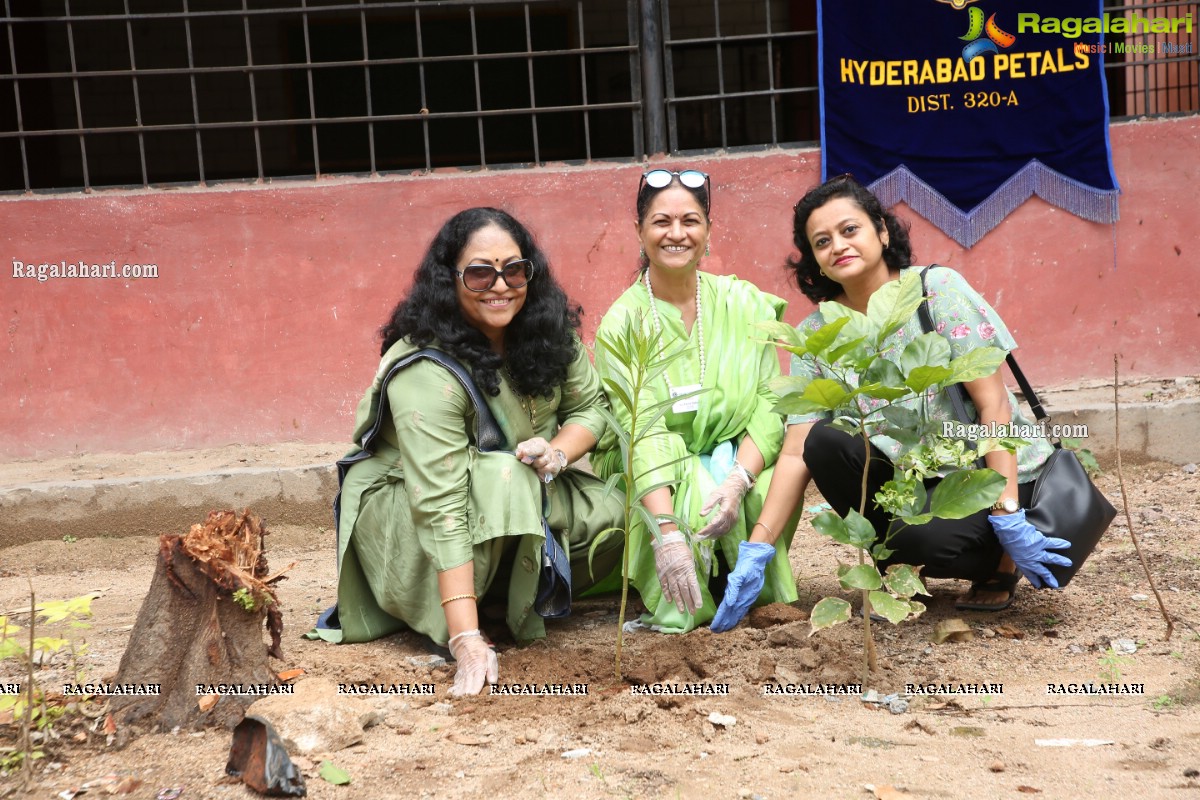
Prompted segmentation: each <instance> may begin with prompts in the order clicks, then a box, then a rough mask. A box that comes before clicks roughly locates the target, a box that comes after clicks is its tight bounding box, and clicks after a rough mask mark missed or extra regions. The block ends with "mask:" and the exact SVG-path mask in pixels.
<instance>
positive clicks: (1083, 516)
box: [917, 264, 1117, 587]
mask: <svg viewBox="0 0 1200 800" xmlns="http://www.w3.org/2000/svg"><path fill="white" fill-rule="evenodd" d="M936 266H938V265H937V264H932V265H930V266H928V267H926V268H925V269H923V270H922V271H921V292H922V294H924V293H925V273H926V272H928V271H929V270H931V269H933V268H934V267H936ZM917 314H918V316H919V317H920V318H921V328H922V329H923V330H924V331H925V332H926V333H931V332H933V331H934V324H933V319H932V317H931V315H930V313H929V303H928V300H926V302H923V303H921V306H920V308H919V309H918V312H917ZM1005 361H1006V362H1007V363H1008V368H1009V370H1011V371H1012V374H1013V377H1015V378H1016V379H1017V383H1018V384H1019V385H1020V387H1021V393H1022V394H1023V395H1024V396H1025V401H1026V402H1027V403H1029V407H1030V408H1031V409H1033V415H1034V417H1036V418H1037V421H1038V422H1044V421H1045V420H1048V419H1049V418H1050V415H1049V414H1047V413H1046V409H1045V408H1043V407H1042V403H1041V401H1040V400H1038V396H1037V393H1036V392H1034V391H1033V387H1032V386H1030V385H1029V381H1028V380H1027V379H1026V378H1025V373H1024V372H1022V371H1021V368H1020V367H1019V366H1018V365H1017V360H1016V358H1014V357H1013V354H1012V353H1009V354H1008V356H1007V358H1005ZM945 391H946V394H947V396H948V397H949V398H950V403H951V405H953V406H954V416H956V417H957V418H958V420H959V421H960V422H963V423H966V424H968V425H969V424H972V423H974V422H975V420H973V419H971V418H970V416H969V415H968V414H967V406H966V390H965V389H964V388H963V386H962V384H960V383H956V384H954V385H952V386H947V387H946V390H945ZM1051 443H1052V444H1053V445H1054V452H1053V453H1052V454H1051V455H1050V458H1049V459H1047V460H1046V464H1045V466H1043V467H1042V472H1041V474H1040V475H1038V477H1037V479H1036V480H1035V481H1034V482H1033V499H1032V501H1031V502H1030V504H1029V508H1027V509H1026V510H1025V519H1027V520H1028V521H1029V524H1030V525H1032V526H1033V527H1035V528H1037V529H1038V530H1039V531H1040V532H1041V533H1042V534H1043V535H1045V536H1055V537H1058V538H1060V539H1066V540H1067V541H1068V542H1070V543H1071V547H1070V549H1069V550H1065V551H1063V550H1055V551H1054V552H1056V553H1061V554H1062V555H1065V556H1066V557H1067V558H1069V559H1071V566H1069V567H1060V566H1057V565H1054V564H1047V565H1046V566H1047V568H1048V569H1049V570H1050V572H1051V573H1052V574H1053V575H1054V578H1055V580H1057V581H1058V585H1059V586H1060V587H1063V586H1066V585H1067V584H1068V583H1070V581H1071V578H1073V577H1075V573H1076V572H1078V571H1079V568H1080V567H1082V566H1083V562H1084V561H1086V560H1087V557H1088V556H1089V555H1091V554H1092V551H1093V550H1094V549H1096V543H1097V542H1099V541H1100V537H1101V536H1103V535H1104V532H1105V531H1106V530H1108V526H1109V525H1110V524H1112V521H1113V518H1114V517H1116V516H1117V510H1116V509H1115V508H1113V505H1112V503H1110V502H1108V498H1106V497H1105V496H1104V495H1103V494H1101V493H1100V490H1099V489H1097V488H1096V485H1095V484H1094V483H1092V479H1091V478H1089V477H1088V474H1087V470H1085V469H1084V468H1083V464H1081V463H1079V457H1078V456H1077V455H1075V453H1074V451H1072V450H1068V449H1066V448H1064V447H1063V446H1062V442H1061V441H1057V440H1055V441H1053V442H1051Z"/></svg>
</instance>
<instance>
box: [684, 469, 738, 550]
mask: <svg viewBox="0 0 1200 800" xmlns="http://www.w3.org/2000/svg"><path fill="white" fill-rule="evenodd" d="M748 491H750V476H749V473H747V472H746V470H745V469H742V468H738V467H734V468H733V469H731V470H729V474H728V475H726V476H725V480H723V481H721V485H720V486H718V487H717V488H716V489H713V491H712V494H710V495H709V496H708V499H707V500H705V501H704V505H703V506H701V507H700V516H702V517H706V516H708V514H709V512H710V511H712V510H713V509H714V508H715V509H716V516H714V517H713V518H712V519H711V520H710V521H709V523H708V524H707V525H705V526H704V527H703V528H701V529H700V530H699V531H698V532H697V533H696V538H697V539H700V540H701V541H710V540H712V539H720V538H721V537H722V536H724V535H725V534H727V533H729V529H730V528H732V527H733V523H735V522H737V518H738V508H740V507H741V505H742V498H743V497H745V496H746V492H748Z"/></svg>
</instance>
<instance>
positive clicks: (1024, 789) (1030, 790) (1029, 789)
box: [1017, 786, 1042, 794]
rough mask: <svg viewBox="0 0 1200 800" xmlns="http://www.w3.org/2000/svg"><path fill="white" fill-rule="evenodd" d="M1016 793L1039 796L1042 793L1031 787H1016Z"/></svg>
mask: <svg viewBox="0 0 1200 800" xmlns="http://www.w3.org/2000/svg"><path fill="white" fill-rule="evenodd" d="M1017 791H1018V792H1024V793H1025V794H1041V793H1042V790H1041V789H1035V788H1033V787H1032V786H1018V787H1017Z"/></svg>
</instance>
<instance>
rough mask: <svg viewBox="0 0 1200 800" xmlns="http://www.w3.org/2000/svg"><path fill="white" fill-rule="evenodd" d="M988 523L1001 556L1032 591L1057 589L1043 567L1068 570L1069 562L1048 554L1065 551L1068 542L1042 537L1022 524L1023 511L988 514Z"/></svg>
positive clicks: (1056, 585) (1023, 519)
mask: <svg viewBox="0 0 1200 800" xmlns="http://www.w3.org/2000/svg"><path fill="white" fill-rule="evenodd" d="M988 522H990V523H992V529H993V530H995V531H996V538H998V539H999V540H1000V546H1001V547H1003V548H1004V552H1006V553H1008V555H1009V557H1010V558H1012V560H1013V562H1014V563H1015V564H1016V565H1017V569H1019V570H1021V574H1022V575H1024V576H1025V578H1026V580H1028V581H1029V583H1030V584H1032V585H1033V588H1035V589H1041V588H1043V586H1049V587H1050V588H1051V589H1057V588H1058V581H1057V580H1055V578H1054V575H1053V573H1051V572H1050V570H1048V569H1046V567H1045V566H1044V565H1045V564H1055V565H1057V566H1060V567H1069V566H1071V559H1069V558H1067V557H1066V556H1063V555H1059V554H1058V553H1051V552H1050V551H1051V550H1065V549H1067V548H1069V547H1070V546H1071V543H1070V542H1068V541H1067V540H1066V539H1057V538H1052V537H1047V536H1044V535H1042V533H1041V531H1039V530H1038V529H1037V528H1035V527H1033V525H1031V524H1029V522H1027V521H1026V520H1025V509H1023V508H1022V509H1021V510H1020V511H1017V512H1015V513H1012V514H989V515H988Z"/></svg>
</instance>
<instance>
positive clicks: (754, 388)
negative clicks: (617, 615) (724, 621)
mask: <svg viewBox="0 0 1200 800" xmlns="http://www.w3.org/2000/svg"><path fill="white" fill-rule="evenodd" d="M698 275H699V280H700V289H701V319H700V321H701V323H702V324H699V325H695V324H694V325H693V326H692V329H691V331H690V332H689V331H686V330H685V329H684V327H683V316H682V315H681V314H680V312H679V310H678V309H677V308H675V307H674V306H673V305H671V304H670V303H667V302H663V301H661V300H656V301H655V303H656V307H657V310H658V317H659V320H660V321H661V323H662V334H663V338H662V341H663V342H665V343H666V346H667V350H668V352H670V351H671V348H673V347H680V346H682V347H685V348H687V351H688V352H687V355H685V356H683V357H681V358H679V359H677V360H676V361H674V362H673V363H672V364H671V365H670V366H669V367H668V369H667V373H666V374H667V377H668V379H669V380H670V384H671V386H672V387H674V388H675V389H676V390H679V389H680V387H686V386H689V385H695V384H698V383H699V382H700V348H699V343H698V338H697V337H698V336H699V331H700V329H701V328H703V331H704V351H705V361H706V364H707V367H706V369H705V374H704V385H703V387H702V388H703V389H704V390H705V391H704V393H703V394H701V395H699V396H698V398H697V400H698V406H699V408H698V410H696V411H675V410H672V411H669V412H668V413H667V414H666V415H665V416H664V417H663V418H662V419H660V420H659V421H658V422H656V423H655V425H654V428H653V429H652V432H655V433H660V434H662V435H655V436H653V437H652V438H650V439H648V440H646V441H645V443H644V444H642V445H641V446H640V447H639V449H637V450H636V451H635V454H634V470H635V474H641V473H646V476H645V477H644V478H641V479H640V480H639V484H640V485H641V486H651V485H653V484H655V483H658V482H660V481H664V480H675V481H678V483H677V484H676V486H675V488H674V489H673V492H674V498H673V505H674V511H675V514H676V515H677V516H678V517H680V518H681V519H684V520H686V521H687V523H688V525H689V526H690V527H691V528H692V529H693V530H699V529H700V528H702V527H703V526H704V525H705V519H704V518H703V517H701V515H700V507H701V506H702V505H704V501H705V500H706V499H707V498H708V496H709V494H710V493H711V492H712V491H713V489H715V488H716V486H717V484H718V483H719V482H720V480H721V479H723V477H724V475H723V474H720V473H719V476H718V477H717V478H715V479H714V476H713V475H712V474H711V473H710V472H709V469H708V466H707V465H706V461H707V456H709V455H710V454H712V452H713V450H714V449H716V448H717V447H718V445H721V444H722V443H723V442H731V443H732V446H733V447H734V448H736V447H737V446H738V445H739V444H740V443H741V441H742V439H743V437H745V436H746V435H747V434H749V436H750V438H751V439H752V440H753V441H754V444H755V445H756V446H757V447H758V449H759V450H760V451H761V452H762V455H763V458H764V459H765V463H766V468H765V469H764V470H763V472H762V474H761V475H759V476H758V482H757V483H756V484H755V486H754V488H753V489H751V490H750V492H748V493H747V495H746V497H745V499H744V500H743V501H742V505H741V508H740V510H739V514H738V519H737V522H735V523H734V526H733V527H732V528H731V529H730V531H729V533H727V534H726V535H725V536H723V537H721V538H720V539H718V540H717V541H716V542H715V543H712V544H710V543H697V544H695V545H694V546H693V550H694V553H695V555H696V564H697V570H698V571H699V573H700V592H701V594H702V595H703V598H704V603H703V605H702V606H701V607H700V608H698V609H696V612H695V613H694V614H688V613H687V612H680V611H679V610H678V609H677V608H676V607H675V604H674V603H673V602H668V601H666V600H664V598H663V595H662V587H661V586H660V585H659V582H658V573H657V571H656V569H655V566H654V552H653V550H652V548H651V542H650V540H649V534H648V532H647V531H646V529H645V526H644V525H643V524H642V523H641V522H640V521H638V522H635V523H634V525H633V527H632V530H631V531H630V534H629V547H630V551H629V561H630V579H631V581H632V583H633V584H634V586H636V587H637V590H638V593H639V594H640V595H641V597H642V602H644V603H645V604H646V607H647V608H648V609H649V613H648V614H646V615H643V617H642V619H641V622H642V624H644V625H650V626H656V627H657V628H659V629H661V630H664V631H666V632H671V633H684V632H687V631H690V630H692V629H693V628H695V627H697V626H698V625H703V624H705V623H707V622H710V621H711V620H712V618H713V615H714V614H715V613H716V602H715V601H714V599H713V597H712V594H711V592H710V591H709V588H708V581H707V580H706V577H707V576H706V572H705V569H706V568H705V561H706V560H709V561H712V562H713V563H714V567H715V565H716V563H717V561H718V560H717V559H715V558H711V553H705V552H704V551H705V550H706V549H708V548H715V549H716V550H719V551H720V553H721V554H722V556H723V557H724V560H725V562H726V564H727V565H728V566H729V567H730V568H731V569H732V567H733V566H735V565H736V564H737V556H738V545H739V544H740V543H741V542H744V541H746V540H747V538H748V537H749V535H750V529H751V528H752V526H753V524H754V521H755V520H756V519H757V518H758V515H759V513H760V512H761V511H762V506H763V501H764V500H765V499H766V496H767V490H768V488H769V487H770V484H771V476H772V474H773V472H774V470H773V465H774V463H775V460H776V459H777V458H778V457H779V449H780V447H781V446H782V444H783V433H784V420H783V417H782V416H780V415H779V414H776V413H775V412H774V411H773V410H772V409H773V408H774V406H775V404H776V402H777V401H778V398H777V397H776V395H775V393H774V392H773V391H772V390H771V388H770V381H771V379H772V378H774V377H776V376H778V375H779V374H780V368H779V357H778V356H777V355H776V352H775V348H774V347H773V346H771V345H769V344H764V343H763V342H762V340H763V339H764V338H765V334H763V333H762V332H761V331H759V330H758V329H756V328H755V327H754V326H755V324H756V323H758V322H766V321H771V320H779V319H781V318H782V317H783V312H784V309H785V308H786V307H787V303H786V302H785V301H784V300H782V299H780V298H778V297H775V296H773V295H770V294H766V293H765V292H761V291H759V290H758V289H757V288H756V287H755V286H754V285H753V284H751V283H749V282H747V281H743V280H739V279H737V278H736V277H732V276H726V275H710V274H708V273H698ZM649 304H650V297H649V294H648V293H647V292H646V287H645V285H644V284H643V283H642V282H640V281H639V282H638V283H635V284H634V285H633V286H631V287H629V289H627V290H626V291H625V292H624V293H623V294H622V295H621V296H620V297H619V298H617V301H616V302H615V303H614V304H613V305H612V307H611V308H610V309H609V310H608V312H607V313H606V314H605V315H604V319H603V320H601V322H600V328H599V331H598V332H597V340H598V341H599V340H602V339H604V338H606V337H607V338H609V340H610V341H614V340H628V338H629V333H628V331H629V330H630V326H633V325H638V324H640V325H642V327H643V329H644V330H645V331H647V332H648V333H649V334H650V335H651V336H653V334H654V322H653V319H652V318H651V314H650V305H649ZM596 368H597V370H598V371H599V372H600V374H601V376H602V377H605V376H608V375H611V374H615V373H620V374H624V375H626V376H628V374H629V372H628V365H625V364H619V363H615V362H614V360H613V359H612V358H611V356H609V355H608V354H607V353H606V352H605V350H604V348H602V347H597V348H596ZM668 396H669V395H668V387H667V383H666V381H664V380H662V379H659V380H657V381H654V382H653V383H652V384H651V385H650V386H649V387H648V388H647V390H646V393H645V396H644V397H643V398H641V400H640V401H639V403H640V404H642V406H643V407H645V406H647V405H650V404H653V403H657V402H660V401H663V400H666V399H667V398H668ZM613 412H614V414H616V416H617V418H618V419H619V420H620V421H621V423H622V425H623V426H624V427H625V429H626V430H628V429H629V424H630V419H629V415H628V413H627V412H626V410H625V408H624V407H623V406H622V404H621V403H620V402H617V401H614V402H613ZM680 458H683V460H682V461H677V462H676V463H671V462H672V461H676V459H680ZM592 466H593V468H594V469H595V470H596V474H597V475H599V476H600V477H602V478H605V477H608V476H609V475H612V474H615V473H617V472H620V471H621V470H622V464H621V452H620V449H619V447H617V446H616V441H615V439H614V438H613V437H609V438H608V439H607V440H603V441H602V442H601V445H600V447H598V448H597V449H596V453H595V454H594V455H593V457H592ZM797 518H798V517H797ZM797 518H793V519H792V520H789V522H788V524H787V525H786V526H785V528H784V530H782V531H779V534H780V536H779V539H778V541H777V542H776V544H775V548H776V553H777V555H776V557H775V558H774V559H773V560H772V561H771V563H770V564H769V565H768V566H767V569H766V581H765V583H764V585H763V589H762V592H761V594H760V595H759V599H758V602H759V603H768V602H792V601H794V600H795V599H796V584H795V581H794V580H793V578H792V570H791V566H790V565H789V563H788V547H789V546H790V545H791V541H792V535H793V534H794V533H795V529H796V521H797ZM706 556H707V557H708V558H706Z"/></svg>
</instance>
